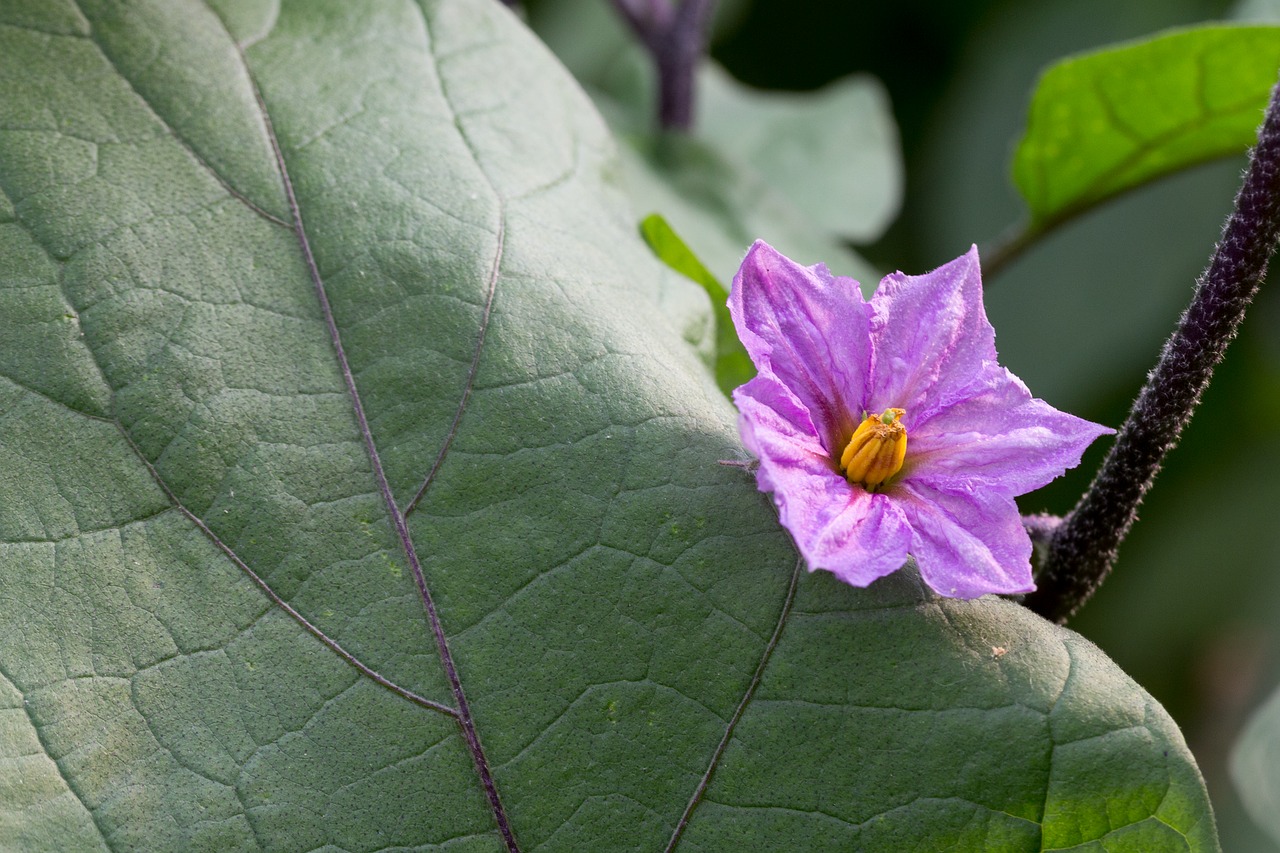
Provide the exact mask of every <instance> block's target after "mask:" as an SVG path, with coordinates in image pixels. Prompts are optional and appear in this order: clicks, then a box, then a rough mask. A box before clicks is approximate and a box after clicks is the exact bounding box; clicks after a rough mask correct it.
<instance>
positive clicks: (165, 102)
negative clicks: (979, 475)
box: [0, 0, 1216, 851]
mask: <svg viewBox="0 0 1280 853" xmlns="http://www.w3.org/2000/svg"><path fill="white" fill-rule="evenodd" d="M0 81H2V82H3V90H4V91H5V92H6V97H5V98H4V99H3V101H0V190H2V191H3V194H2V195H0V199H2V201H0V625H3V626H4V630H3V631H0V848H5V849H18V850H57V851H62V850H88V849H147V850H183V851H190V850H218V851H222V850H244V849H273V850H310V849H321V848H323V849H345V850H381V849H392V848H410V849H448V850H451V851H455V850H494V849H501V848H502V847H503V845H504V838H503V834H504V830H505V831H506V832H507V833H509V837H510V839H511V840H512V843H516V842H518V844H519V846H520V848H521V849H524V850H533V849H545V850H621V849H637V850H654V849H662V848H663V846H664V845H667V844H668V843H669V841H671V840H673V839H675V840H676V841H678V842H679V844H680V846H681V847H683V848H688V849H700V850H726V849H739V848H744V847H746V848H754V849H759V848H761V847H765V848H772V849H867V850H902V849H937V848H944V847H945V848H949V849H983V848H995V849H1008V850H1028V851H1031V850H1042V849H1055V848H1062V847H1070V846H1087V845H1092V846H1093V847H1094V848H1095V849H1103V848H1104V847H1105V849H1111V850H1120V849H1124V850H1128V849H1133V850H1139V849H1141V850H1150V849H1161V850H1165V849H1191V850H1211V849H1214V848H1215V846H1216V842H1215V839H1214V832H1213V822H1212V817H1211V812H1210V810H1209V806H1208V803H1207V801H1206V798H1205V792H1204V788H1203V785H1202V783H1201V780H1200V776H1199V773H1198V771H1197V769H1196V767H1195V765H1194V763H1193V761H1192V759H1191V756H1190V754H1189V753H1188V751H1187V749H1186V746H1185V744H1184V743H1183V741H1182V738H1181V735H1180V734H1179V733H1178V731H1177V730H1176V728H1175V727H1174V726H1173V724H1172V723H1171V721H1170V720H1169V718H1168V717H1167V715H1166V714H1165V713H1164V712H1163V710H1162V709H1161V708H1160V707H1159V706H1158V705H1157V704H1156V703H1155V702H1154V701H1153V700H1152V699H1151V698H1150V697H1149V696H1147V695H1146V694H1145V693H1143V692H1142V691H1141V689H1139V688H1138V687H1137V686H1136V685H1135V684H1133V683H1132V682H1131V681H1130V680H1129V679H1128V678H1126V677H1125V676H1124V675H1123V674H1122V673H1121V672H1120V671H1119V670H1118V669H1117V668H1116V667H1115V666H1114V665H1113V664H1111V663H1110V662H1109V661H1108V660H1107V659H1106V658H1105V657H1103V656H1102V654H1101V653H1100V652H1098V651H1097V649H1095V648H1094V647H1093V646H1091V645H1089V644H1088V643H1087V642H1085V641H1083V640H1081V639H1080V638H1079V637H1077V636H1076V635H1074V634H1072V633H1071V632H1069V631H1065V630H1062V629H1059V628H1056V627H1054V626H1051V625H1049V624H1047V623H1045V622H1044V621H1042V620H1040V619H1039V618H1037V617H1035V616H1033V615H1031V614H1029V613H1028V612H1027V611H1025V610H1023V609H1022V608H1020V607H1018V606H1017V605H1015V604H1012V603H1009V602H1006V601H1002V600H997V599H989V600H981V601H977V602H955V601H939V600H936V599H934V598H933V597H932V596H930V595H929V594H928V593H927V592H926V591H925V589H924V587H923V586H922V585H921V583H920V582H919V580H918V577H917V575H916V574H915V573H914V572H913V571H912V570H911V569H907V570H906V571H904V572H902V573H899V574H898V575H896V576H894V577H892V578H890V579H888V580H886V581H883V582H880V583H878V584H877V585H876V586H875V587H874V588H873V589H871V590H867V591H859V590H853V589H850V588H848V587H845V586H843V585H841V584H839V583H838V582H836V581H835V580H834V579H833V578H831V577H830V576H827V575H825V574H818V575H807V574H805V573H803V571H802V570H801V569H800V568H799V567H798V566H797V565H796V563H795V555H794V551H793V550H792V548H791V546H790V544H789V542H788V540H787V538H786V536H785V535H784V534H783V533H782V531H780V530H779V528H778V526H777V523H776V521H775V519H774V517H773V514H772V512H771V510H770V508H769V504H768V501H767V500H766V499H765V498H764V497H763V496H761V495H759V494H758V493H757V492H756V491H755V486H754V483H753V482H752V481H751V479H750V477H749V476H748V475H746V474H745V473H744V472H743V471H741V470H740V469H738V468H735V467H729V466H722V465H719V464H717V460H720V459H724V458H731V457H734V456H736V455H738V454H740V448H739V444H738V440H737V437H736V431H735V429H734V414H733V411H732V409H731V408H730V407H729V405H728V404H727V403H726V402H725V401H724V399H723V398H722V397H721V395H720V394H719V393H718V391H717V389H716V388H715V385H714V383H713V382H712V379H711V376H710V373H709V371H708V370H707V368H706V365H705V364H704V362H703V360H702V359H701V358H700V353H699V352H698V351H696V350H695V348H694V347H693V346H691V345H690V343H689V341H690V340H698V341H701V343H703V344H704V345H705V340H703V339H705V337H706V335H705V330H706V329H707V328H708V327H709V325H710V324H709V321H708V317H709V308H708V306H707V302H706V298H705V295H703V293H702V292H701V290H699V289H698V288H697V287H696V285H694V284H692V283H689V282H684V281H682V280H681V279H679V277H677V276H674V275H670V274H666V273H664V271H663V270H662V269H661V268H660V266H659V264H658V263H657V261H656V260H655V259H654V258H653V257H652V255H651V254H650V253H649V251H648V249H647V248H646V247H645V246H644V244H643V243H642V242H641V241H640V239H639V237H638V236H637V235H636V232H635V222H634V220H633V219H632V217H631V214H630V212H629V210H628V209H627V205H626V202H625V200H624V199H623V198H622V196H621V195H620V194H619V193H618V192H617V191H616V189H615V188H614V185H613V184H612V183H611V176H612V175H613V174H614V172H615V165H614V160H613V157H614V148H613V145H612V143H611V140H610V138H609V137H608V135H607V133H606V132H605V130H604V126H603V124H602V122H601V121H600V119H599V118H598V117H597V115H596V114H595V113H594V111H593V110H592V108H591V106H590V104H589V103H588V102H587V100H586V99H585V98H584V97H583V95H582V94H581V92H580V91H579V90H578V89H577V88H576V87H575V86H574V84H573V83H572V82H571V81H570V79H569V78H568V77H567V75H566V74H565V73H564V72H563V70H562V69H561V68H560V67H559V66H558V65H557V64H556V63H555V61H554V60H553V59H551V58H550V56H549V55H548V54H547V53H546V52H545V51H544V50H543V49H542V48H541V47H540V46H539V44H538V43H537V41H536V40H535V39H533V38H532V37H531V36H530V35H529V34H528V33H527V32H526V31H524V29H523V27H522V26H521V25H520V24H519V22H518V21H517V20H516V19H515V18H514V17H513V16H511V15H510V14H509V13H508V12H507V11H506V10H505V9H504V8H502V6H501V5H500V4H497V3H493V2H489V0H447V2H439V3H429V2H424V3H421V4H418V5H415V4H414V3H411V2H407V0H386V2H378V3H352V2H350V0H327V2H318V0H307V2H302V0H298V2H293V3H283V4H281V5H280V7H279V8H278V9H277V8H276V6H274V5H269V4H256V3H248V2H238V0H216V2H212V3H210V4H209V5H201V4H199V3H196V2H194V0H183V2H176V0H143V2H136V3H133V4H130V5H128V6H119V5H116V4H113V3H110V2H108V0H80V2H79V4H78V5H77V4H74V3H71V2H53V1H52V0H30V2H26V3H19V2H11V3H7V4H3V5H0ZM698 329H702V330H703V332H702V333H701V335H702V337H701V338H699V333H697V330H698ZM464 698H465V702H464Z"/></svg>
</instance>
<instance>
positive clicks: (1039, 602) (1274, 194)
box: [1023, 86, 1280, 623]
mask: <svg viewBox="0 0 1280 853" xmlns="http://www.w3.org/2000/svg"><path fill="white" fill-rule="evenodd" d="M1277 240H1280V86H1278V87H1277V88H1276V89H1274V90H1273V91H1272V93H1271V103H1270V104H1269V105H1268V107H1267V113H1266V118H1265V119H1264V121H1263V124H1262V127H1261V128H1260V129H1259V130H1258V145H1257V147H1256V148H1254V149H1253V151H1252V152H1251V153H1250V158H1249V168H1248V170H1247V171H1246V172H1245V176H1244V184H1243V185H1242V186H1241V188H1240V192H1239V194H1238V195H1237V196H1236V202H1235V209H1234V210H1233V211H1232V212H1231V215H1230V216H1229V217H1228V218H1227V223H1226V225H1225V226H1224V227H1223V231H1222V239H1221V240H1220V241H1219V242H1218V245H1217V247H1216V248H1215V249H1214V253H1213V258H1212V259H1211V260H1210V262H1209V267H1208V269H1206V270H1205V271H1204V273H1202V274H1201V276H1200V278H1199V280H1198V281H1197V282H1196V292H1195V295H1194V296H1193V297H1192V299H1191V305H1190V306H1189V307H1188V308H1187V310H1186V312H1185V313H1184V314H1183V315H1182V318H1181V320H1179V322H1178V327H1177V329H1175V330H1174V333H1173V335H1172V336H1171V337H1170V338H1169V340H1168V341H1167V342H1166V343H1165V345H1164V351H1163V352H1162V353H1161V354H1160V360H1159V362H1158V363H1157V364H1156V367H1155V369H1154V370H1153V371H1151V373H1150V375H1149V376H1148V377H1147V384H1146V385H1145V386H1144V387H1143V389H1142V391H1141V393H1139V394H1138V399H1137V400H1136V401H1135V402H1134V404H1133V409H1132V410H1131V411H1130V412H1129V418H1128V420H1126V421H1125V423H1124V426H1123V427H1121V429H1120V434H1119V435H1118V436H1117V437H1116V443H1115V445H1114V446H1113V447H1112V448H1111V452H1110V453H1109V454H1107V458H1106V460H1105V461H1104V462H1103V463H1102V468H1101V469H1100V470H1099V471H1098V475H1097V477H1096V478H1095V479H1094V481H1093V483H1092V484H1091V485H1090V486H1089V490H1088V491H1087V492H1085V494H1084V497H1082V498H1081V499H1080V502H1079V503H1078V504H1077V505H1076V508H1075V509H1074V510H1072V511H1071V514H1070V515H1068V516H1067V517H1066V519H1065V520H1064V521H1063V522H1062V524H1061V526H1059V527H1058V528H1057V529H1056V530H1055V531H1054V532H1053V534H1052V536H1051V537H1050V539H1049V543H1048V549H1047V555H1046V559H1045V561H1044V565H1043V567H1042V570H1041V572H1040V575H1039V576H1038V577H1037V579H1036V583H1037V589H1036V591H1035V592H1033V593H1031V594H1030V595H1028V596H1027V597H1026V598H1025V599H1024V602H1023V603H1025V604H1026V605H1027V606H1028V607H1030V608H1031V609H1032V610H1034V611H1035V612H1036V613H1039V614H1040V615H1041V616H1044V617H1045V618H1046V619H1050V620H1052V621H1055V622H1059V623H1062V622H1066V620H1067V619H1068V618H1070V617H1071V615H1072V614H1074V613H1075V612H1076V611H1077V610H1078V609H1079V608H1080V606H1081V605H1082V604H1084V602H1085V601H1087V600H1088V599H1089V596H1091V595H1092V594H1093V592H1094V590H1096V589H1097V588H1098V585H1099V584H1100V583H1102V581H1103V579H1104V578H1105V577H1106V576H1107V573H1108V572H1110V571H1111V566H1112V564H1113V563H1114V561H1115V557H1116V551H1117V549H1118V548H1119V547H1120V542H1121V541H1122V540H1123V539H1124V537H1125V534H1126V533H1128V532H1129V527H1130V526H1131V525H1132V524H1133V521H1134V518H1135V517H1136V516H1137V512H1138V505H1139V504H1140V503H1142V498H1143V496H1144V495H1145V494H1146V493H1147V489H1149V488H1150V487H1151V482H1152V480H1154V479H1155V475H1156V472H1157V471H1158V470H1160V464H1161V463H1162V462H1163V461H1164V457H1165V454H1167V453H1168V452H1169V451H1170V450H1171V449H1173V446H1174V445H1175V444H1176V443H1177V441H1178V437H1179V435H1181V433H1182V429H1183V427H1185V426H1186V424H1187V421H1189V420H1190V419H1191V414H1192V412H1193V411H1195V408H1196V405H1197V404H1198V403H1199V402H1200V395H1201V394H1202V393H1203V392H1204V389H1205V387H1206V386H1207V385H1208V384H1209V379H1210V377H1212V376H1213V368H1214V367H1215V366H1216V365H1217V363H1218V362H1219V361H1220V360H1221V359H1222V354H1223V352H1224V351H1225V350H1226V348H1227V344H1228V343H1229V342H1230V341H1231V339H1232V338H1233V337H1235V334H1236V331H1237V329H1239V327H1240V321H1241V320H1243V319H1244V312H1245V309H1246V308H1247V307H1248V305H1249V302H1250V301H1251V300H1252V299H1253V295H1254V293H1256V292H1257V290H1258V285H1259V284H1260V283H1261V282H1262V279H1263V276H1264V275H1265V274H1266V269H1267V262H1268V260H1270V258H1271V254H1272V252H1274V251H1275V248H1276V243H1277Z"/></svg>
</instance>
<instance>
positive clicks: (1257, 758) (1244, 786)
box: [1231, 692, 1280, 844]
mask: <svg viewBox="0 0 1280 853" xmlns="http://www.w3.org/2000/svg"><path fill="white" fill-rule="evenodd" d="M1231 776H1232V779H1233V781H1234V782H1235V785H1236V791H1237V792H1238V793H1239V794H1240V799H1241V800H1242V801H1243V802H1244V805H1245V808H1246V809H1247V810H1248V812H1249V816H1250V817H1252V818H1253V820H1254V822H1256V823H1257V824H1258V826H1260V827H1262V829H1264V830H1266V832H1267V834H1268V835H1270V836H1271V838H1272V839H1273V840H1274V841H1275V842H1276V843H1278V844H1280V692H1277V693H1273V694H1272V696H1271V698H1270V699H1268V700H1267V701H1266V703H1265V704H1263V705H1262V707H1261V708H1259V709H1258V710H1257V711H1255V712H1254V714H1253V717H1252V718H1251V719H1250V720H1249V723H1248V725H1247V726H1246V727H1245V730H1244V733H1243V734H1242V735H1241V736H1240V739H1239V740H1238V741H1237V742H1236V745H1235V747H1234V748H1233V749H1232V752H1231Z"/></svg>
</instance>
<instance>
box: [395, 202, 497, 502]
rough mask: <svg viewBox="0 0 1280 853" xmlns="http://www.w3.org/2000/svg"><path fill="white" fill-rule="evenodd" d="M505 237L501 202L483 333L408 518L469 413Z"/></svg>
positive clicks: (477, 340) (483, 318) (481, 321)
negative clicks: (468, 407) (496, 244)
mask: <svg viewBox="0 0 1280 853" xmlns="http://www.w3.org/2000/svg"><path fill="white" fill-rule="evenodd" d="M506 233H507V228H506V212H505V210H503V205H502V202H501V201H499V203H498V246H497V248H496V249H495V250H494V253H493V268H492V269H490V270H489V290H488V293H486V294H485V298H484V308H483V309H482V311H481V313H480V332H479V334H478V335H477V336H476V348H475V350H474V351H473V352H472V354H471V367H470V368H469V369H468V370H467V383H466V385H464V386H463V388H462V399H460V400H459V401H458V409H457V411H455V412H454V413H453V423H451V424H449V432H448V433H446V434H445V437H444V443H443V444H441V445H440V452H439V453H437V454H436V461H435V462H433V463H432V464H431V470H430V471H428V472H427V476H426V478H425V479H424V480H423V481H422V486H421V487H420V488H419V489H418V493H417V494H416V495H414V496H413V500H411V501H409V505H408V506H407V507H405V510H404V514H405V517H406V518H407V517H408V516H409V513H411V512H413V511H414V510H415V509H417V508H418V503H419V502H420V501H421V500H422V497H423V495H425V494H426V493H427V489H429V488H431V484H432V483H433V482H435V479H436V474H437V473H439V471H440V466H441V465H443V464H444V458H445V456H447V455H449V446H450V445H452V444H453V439H454V436H456V435H457V434H458V425H459V424H460V423H462V413H463V411H464V410H466V408H467V402H468V401H469V400H470V399H471V389H472V388H473V387H475V384H476V372H477V371H478V370H479V369H480V353H481V351H482V350H483V349H484V338H485V333H486V332H487V331H488V330H489V318H490V317H491V316H492V315H493V295H494V294H495V293H496V292H497V290H498V270H499V269H500V268H501V267H502V249H503V243H504V241H505V237H506Z"/></svg>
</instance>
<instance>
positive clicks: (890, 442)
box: [729, 241, 1112, 598]
mask: <svg viewBox="0 0 1280 853" xmlns="http://www.w3.org/2000/svg"><path fill="white" fill-rule="evenodd" d="M729 309H730V311H731V313H732V314H733V321H734V324H735V325H736V326H737V329H738V337H739V338H741V340H742V343H743V345H744V346H745V347H746V348H747V352H748V353H750V355H751V359H752V361H754V362H755V365H756V368H757V369H758V370H759V374H758V375H757V376H756V377H755V378H754V379H752V380H751V381H750V382H748V383H746V384H745V385H742V386H741V387H739V388H738V389H737V390H735V391H734V393H733V399H734V402H735V403H736V404H737V406H738V410H739V411H740V412H741V416H740V418H739V425H740V429H741V431H742V440H743V442H744V443H745V444H746V446H747V449H748V450H750V451H751V452H752V453H753V454H754V455H755V456H756V457H758V458H759V460H760V467H759V469H758V471H757V477H758V482H759V486H760V490H761V491H766V492H773V499H774V502H775V503H776V504H777V506H778V511H779V514H780V517H781V520H782V524H783V526H785V527H786V528H787V530H789V531H790V532H791V535H792V537H793V538H794V539H795V543H796V546H797V547H798V548H799V549H800V553H801V554H802V555H803V556H804V558H805V561H806V562H807V563H808V565H809V569H810V571H812V570H813V569H826V570H827V571H830V572H833V573H835V574H836V575H837V576H838V577H839V578H840V579H842V580H844V581H845V582H847V583H850V584H853V585H854V586H867V585H868V584H870V583H871V582H872V581H874V580H875V579H877V578H879V577H883V576H884V575H887V574H889V573H890V572H892V571H894V570H895V569H898V568H899V567H901V566H902V565H903V564H904V563H906V561H907V556H908V555H911V556H912V557H914V558H915V560H916V563H917V564H918V565H919V568H920V574H921V575H922V576H923V577H924V580H925V582H926V583H928V584H929V586H930V587H932V588H933V589H934V590H935V591H937V592H938V593H940V594H942V595H946V596H953V597H956V598H976V597H977V596H980V595H985V594H987V593H1019V592H1029V591H1030V590H1032V589H1034V588H1035V584H1034V583H1033V582H1032V577H1031V563H1030V558H1031V540H1030V538H1029V537H1028V536H1027V533H1026V530H1025V529H1024V528H1023V526H1022V521H1021V516H1020V515H1019V512H1018V507H1017V505H1016V504H1015V503H1014V500H1013V499H1014V497H1015V496H1017V495H1021V494H1024V493H1026V492H1029V491H1031V490H1032V489H1036V488H1038V487H1040V486H1043V485H1044V484H1046V483H1048V482H1049V481H1050V480H1052V479H1054V478H1055V477H1057V476H1059V475H1060V474H1062V472H1063V471H1065V470H1066V469H1067V468H1071V467H1074V466H1075V465H1078V464H1079V463H1080V456H1081V454H1082V453H1083V452H1084V449H1085V448H1086V447H1088V446H1089V444H1090V442H1092V441H1093V440H1094V439H1095V438H1097V437H1098V436H1100V435H1104V434H1106V433H1110V432H1112V430H1109V429H1107V428H1106V427H1103V426H1099V425H1098V424H1094V423H1090V422H1089V421H1086V420H1082V419H1080V418H1077V417H1075V416H1073V415H1068V414H1066V413H1064V412H1060V411H1058V410H1057V409H1055V408H1053V407H1052V406H1050V405H1049V404H1048V403H1045V402H1044V401H1043V400H1038V399H1035V398H1033V397H1032V396H1031V393H1030V392H1029V391H1028V390H1027V388H1026V386H1025V385H1023V384H1022V382H1021V381H1020V380H1019V379H1018V378H1017V377H1016V376H1014V375H1013V374H1012V373H1010V372H1009V371H1008V370H1006V369H1004V368H1003V367H1001V366H1000V365H999V364H997V363H996V348H995V331H994V330H993V329H992V328H991V324H990V323H989V322H987V316H986V312H985V311H984V310H983V308H982V279H981V274H980V272H979V269H978V251H977V249H976V248H973V249H970V250H969V253H968V254H966V255H964V256H962V257H960V258H957V259H956V260H954V261H952V262H951V263H949V264H947V265H946V266H943V267H940V268H939V269H937V270H934V271H933V272H931V273H927V274H925V275H921V276H908V275H903V274H902V273H895V274H893V275H890V276H887V277H885V279H884V280H883V281H881V282H880V287H879V288H878V289H877V290H876V292H875V295H874V296H872V297H871V299H870V300H869V301H865V300H863V298H862V294H861V292H860V291H859V289H858V283H857V282H855V281H854V280H853V279H850V278H841V277H838V276H833V275H832V274H831V273H830V272H829V271H828V270H827V268H826V267H825V266H824V265H822V264H818V265H817V266H813V267H804V266H800V265H799V264H797V263H795V262H794V261H792V260H790V259H789V258H786V257H784V256H783V255H781V254H779V253H778V252H777V251H776V250H774V249H773V248H772V247H771V246H769V245H768V244H766V243H764V242H760V241H757V242H756V244H755V245H754V246H752V247H751V250H750V251H749V252H748V253H747V257H746V259H745V260H743V262H742V267H741V269H739V271H738V274H737V276H736V277H735V278H734V280H733V290H732V292H731V294H730V296H729Z"/></svg>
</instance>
